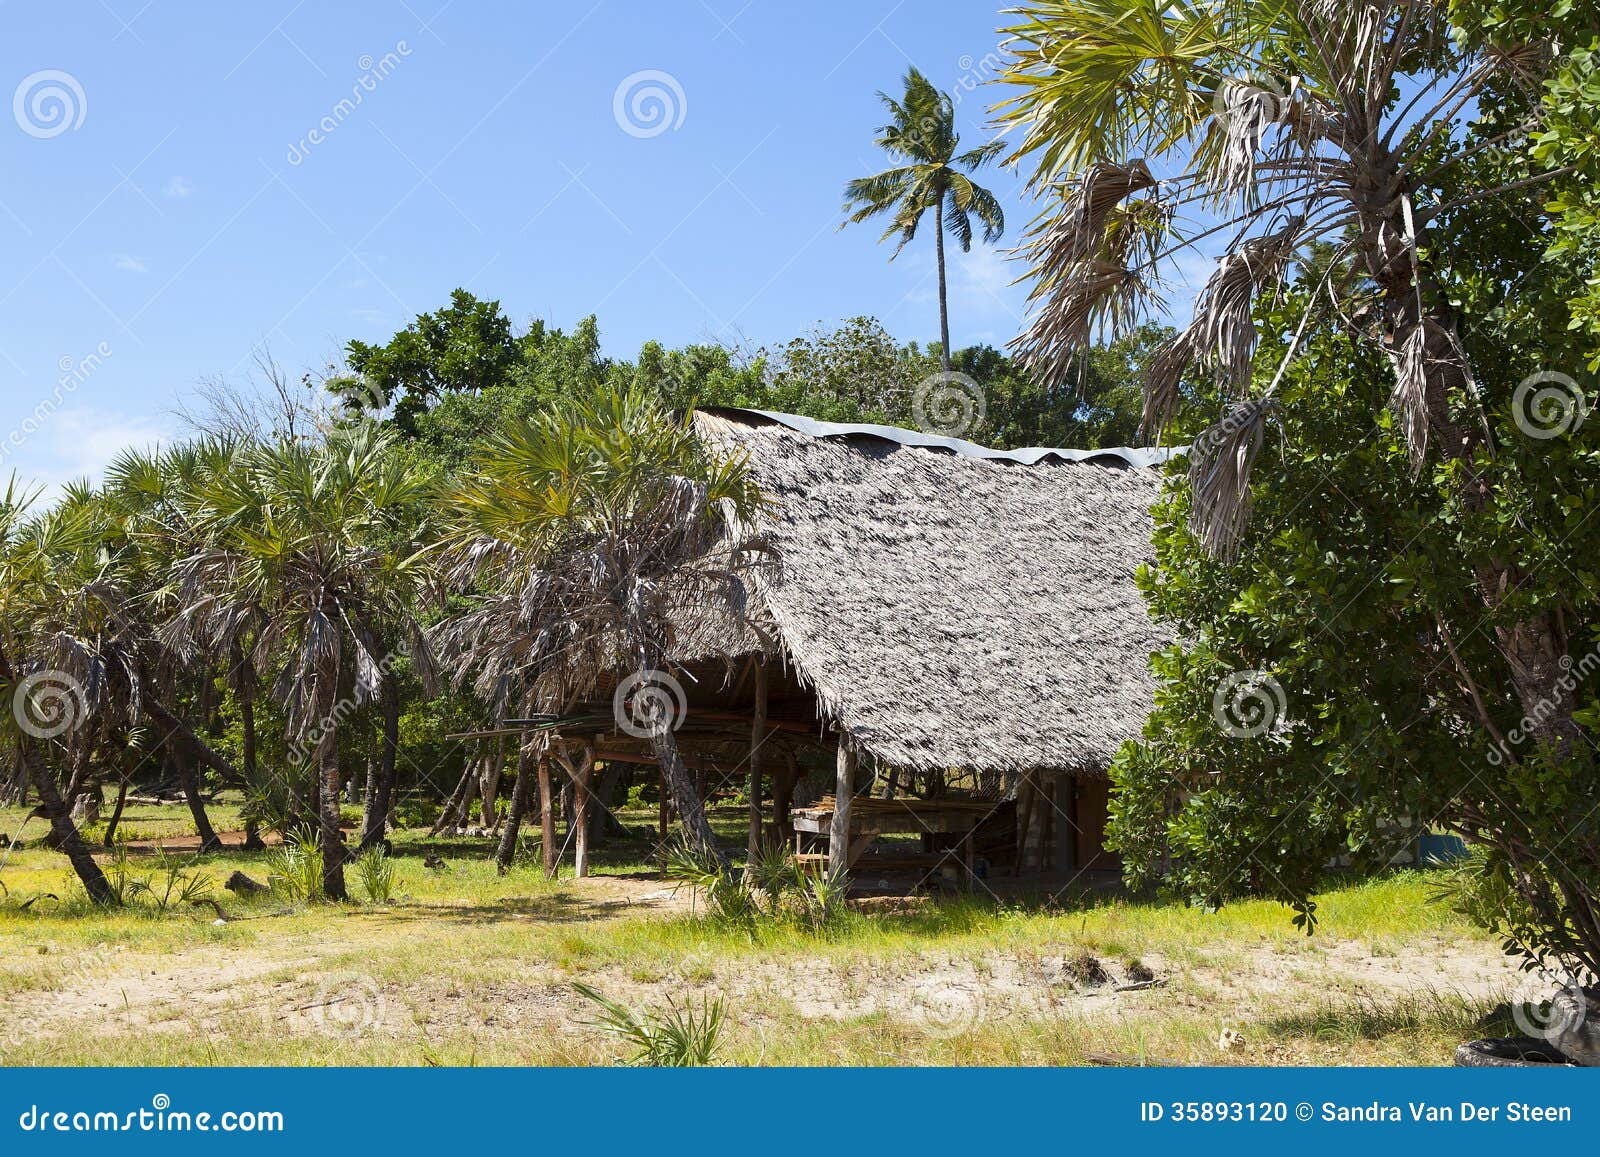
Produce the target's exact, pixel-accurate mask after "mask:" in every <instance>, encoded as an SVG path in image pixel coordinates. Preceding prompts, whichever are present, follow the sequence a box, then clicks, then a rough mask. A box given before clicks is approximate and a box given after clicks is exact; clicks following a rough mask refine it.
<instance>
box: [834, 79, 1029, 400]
mask: <svg viewBox="0 0 1600 1157" xmlns="http://www.w3.org/2000/svg"><path fill="white" fill-rule="evenodd" d="M878 99H879V100H881V101H883V105H884V107H885V108H886V109H888V110H889V123H888V124H886V125H884V126H883V127H882V128H880V129H879V130H878V137H877V141H876V144H877V145H878V147H879V148H881V149H883V150H884V152H886V153H888V154H889V155H890V156H891V157H893V158H895V159H897V160H900V161H903V162H905V163H904V164H900V165H897V166H895V167H894V168H892V169H885V170H884V171H883V172H881V173H875V174H873V175H872V176H870V177H859V178H857V179H856V180H853V181H851V182H849V183H848V184H847V185H845V189H844V197H845V204H844V208H845V212H846V213H849V214H850V217H849V221H848V223H849V224H858V223H860V222H862V221H865V220H867V219H868V218H871V217H878V216H882V215H883V214H886V213H887V214H892V215H893V217H892V220H891V221H890V224H889V227H888V228H887V229H885V230H884V231H883V236H882V237H881V238H879V240H882V241H887V240H888V239H889V238H890V237H892V236H894V235H895V234H899V236H900V243H899V244H898V245H896V246H895V250H894V251H895V255H898V254H899V253H900V251H901V250H902V249H904V248H905V247H906V245H907V243H909V242H910V241H911V239H912V238H913V237H915V236H916V235H917V227H918V226H919V225H920V224H921V223H922V216H923V214H924V213H926V212H927V211H928V210H929V209H932V210H933V212H934V217H935V235H936V241H937V250H938V264H939V337H940V341H941V342H942V343H943V349H942V351H941V352H942V354H943V358H944V368H945V369H946V370H948V369H949V368H950V318H949V309H948V305H947V301H946V293H945V268H944V234H945V233H946V232H948V233H949V234H950V236H952V237H954V238H955V239H956V242H957V244H959V245H960V246H961V251H962V252H963V253H965V252H968V251H969V250H971V248H972V218H973V217H974V216H976V217H977V218H978V223H979V224H980V225H982V227H983V239H984V241H986V242H994V241H997V240H999V238H1000V235H1001V234H1002V233H1004V232H1005V227H1006V218H1005V212H1004V211H1003V210H1002V209H1001V208H1000V202H999V201H998V200H996V199H995V195H994V194H993V193H991V192H990V191H989V190H988V189H985V188H983V186H981V185H979V184H977V183H976V182H974V181H973V180H972V178H971V177H969V176H967V173H972V172H976V171H977V170H978V169H979V168H981V167H982V166H983V165H985V164H987V163H988V162H989V161H991V160H993V159H994V158H995V157H996V156H998V155H999V153H1000V151H1001V149H1002V147H1003V146H1002V144H1001V142H999V141H990V142H989V143H988V144H984V145H979V146H978V147H977V148H975V149H968V150H967V151H966V152H964V153H957V152H956V150H957V148H959V147H960V144H961V137H960V135H959V134H958V133H957V132H956V113H955V102H954V101H952V100H951V99H950V94H949V93H945V92H940V91H939V90H938V89H937V88H935V87H934V86H933V84H932V82H931V81H929V80H928V78H927V77H925V76H923V75H922V73H920V72H918V71H917V70H916V69H915V68H912V69H910V70H909V71H908V72H907V73H906V78H905V95H904V96H902V97H901V99H899V100H895V99H894V98H893V97H891V96H889V95H888V94H887V93H882V92H880V93H879V94H878ZM963 169H964V170H966V172H962V170H963ZM891 260H892V258H891Z"/></svg>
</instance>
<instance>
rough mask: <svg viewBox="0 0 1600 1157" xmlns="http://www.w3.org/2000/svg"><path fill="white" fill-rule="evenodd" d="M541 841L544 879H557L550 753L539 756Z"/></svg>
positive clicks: (554, 807)
mask: <svg viewBox="0 0 1600 1157" xmlns="http://www.w3.org/2000/svg"><path fill="white" fill-rule="evenodd" d="M539 840H540V842H541V843H542V844H543V847H541V848H540V851H541V852H542V853H543V854H544V878H545V879H546V880H554V879H555V878H556V854H557V852H558V851H559V849H558V848H557V847H556V797H555V792H554V791H553V790H552V788H551V784H550V753H549V752H548V751H547V752H544V753H542V754H541V755H540V756H539Z"/></svg>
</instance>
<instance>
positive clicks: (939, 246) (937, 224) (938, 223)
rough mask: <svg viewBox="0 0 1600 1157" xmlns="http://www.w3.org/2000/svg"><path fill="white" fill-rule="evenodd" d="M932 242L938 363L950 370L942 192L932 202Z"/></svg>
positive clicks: (945, 369) (948, 303)
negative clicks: (936, 287) (936, 274)
mask: <svg viewBox="0 0 1600 1157" xmlns="http://www.w3.org/2000/svg"><path fill="white" fill-rule="evenodd" d="M933 243H934V249H935V251H936V253H937V255H938V259H939V363H940V365H941V366H942V367H943V369H944V372H945V373H949V372H950V300H949V297H948V295H947V293H946V290H945V276H944V194H942V193H941V194H940V195H939V199H938V200H937V201H935V202H934V203H933Z"/></svg>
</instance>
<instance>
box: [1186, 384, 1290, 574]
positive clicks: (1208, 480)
mask: <svg viewBox="0 0 1600 1157" xmlns="http://www.w3.org/2000/svg"><path fill="white" fill-rule="evenodd" d="M1276 406H1277V403H1276V402H1275V401H1274V400H1272V399H1270V398H1263V399H1260V400H1258V401H1250V402H1241V403H1240V404H1239V405H1237V406H1235V407H1234V408H1233V410H1232V412H1230V413H1229V414H1228V416H1227V417H1226V418H1224V419H1223V420H1222V421H1221V422H1218V423H1217V424H1216V425H1215V426H1213V427H1211V429H1209V430H1207V431H1206V432H1205V433H1204V434H1202V435H1200V437H1198V438H1196V439H1195V441H1194V445H1193V446H1191V447H1190V449H1189V488H1190V490H1191V492H1192V498H1191V502H1192V505H1191V507H1190V510H1189V529H1190V531H1191V532H1192V533H1193V534H1194V536H1195V537H1196V538H1198V539H1199V540H1200V545H1201V547H1202V549H1204V550H1205V551H1206V553H1207V554H1209V555H1211V556H1212V557H1213V558H1219V559H1222V560H1223V561H1226V562H1232V561H1233V560H1234V559H1235V558H1237V557H1238V554H1239V543H1240V541H1241V540H1242V539H1243V537H1244V528H1245V525H1246V523H1247V522H1248V521H1249V519H1250V470H1251V467H1252V466H1254V465H1255V460H1256V456H1257V455H1258V454H1260V453H1261V443H1262V440H1263V436H1264V432H1265V429H1266V419H1267V414H1268V413H1269V412H1270V411H1272V410H1273V409H1275V408H1276Z"/></svg>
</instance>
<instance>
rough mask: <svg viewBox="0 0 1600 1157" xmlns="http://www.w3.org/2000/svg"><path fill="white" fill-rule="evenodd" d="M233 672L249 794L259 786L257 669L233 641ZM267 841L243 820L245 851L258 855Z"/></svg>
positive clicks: (242, 649) (245, 789)
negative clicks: (235, 673)
mask: <svg viewBox="0 0 1600 1157" xmlns="http://www.w3.org/2000/svg"><path fill="white" fill-rule="evenodd" d="M233 646H234V670H235V671H236V672H237V679H238V693H239V734H240V739H239V746H240V753H239V757H240V761H241V762H242V764H243V768H242V770H243V772H244V779H245V786H244V788H243V790H244V791H245V793H246V794H247V795H248V793H249V792H250V791H252V790H254V788H255V785H256V782H257V780H256V669H255V664H254V663H252V662H251V660H250V657H249V656H248V655H246V654H245V653H244V648H243V647H242V646H240V644H239V643H238V642H237V641H235V642H234V645H233ZM266 846H267V845H266V841H264V840H263V839H262V838H261V829H260V828H259V827H257V826H256V821H255V820H253V819H246V820H245V821H244V850H245V851H247V852H259V851H262V850H263V849H265V848H266Z"/></svg>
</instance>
